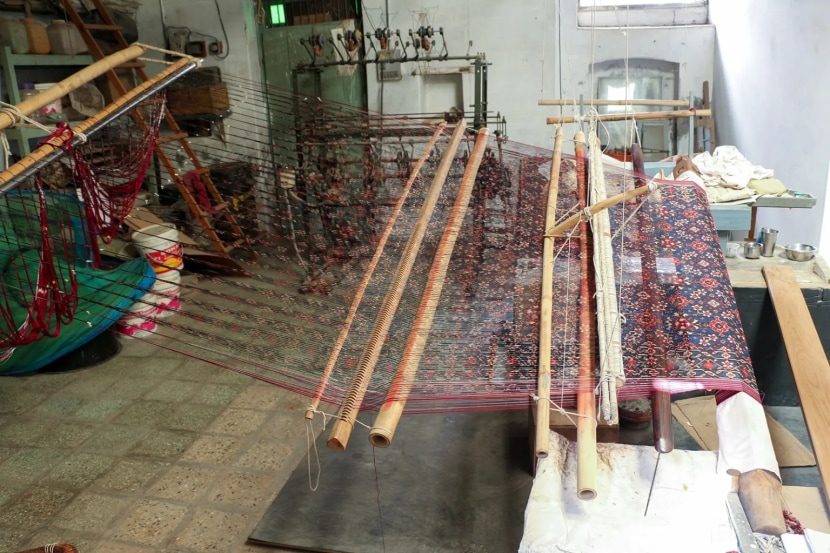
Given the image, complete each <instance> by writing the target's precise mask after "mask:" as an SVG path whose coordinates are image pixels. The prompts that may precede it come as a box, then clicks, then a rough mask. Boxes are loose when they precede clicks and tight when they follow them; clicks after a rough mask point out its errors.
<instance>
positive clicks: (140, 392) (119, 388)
mask: <svg viewBox="0 0 830 553" xmlns="http://www.w3.org/2000/svg"><path fill="white" fill-rule="evenodd" d="M161 382H162V380H161V379H160V378H143V377H136V378H121V379H119V380H118V382H116V383H115V384H113V385H112V386H111V387H110V389H109V390H107V394H108V395H111V396H113V397H119V398H123V399H138V398H140V397H144V396H145V395H146V394H147V392H149V391H150V390H152V389H153V388H155V387H156V386H158V385H159V384H160V383H161Z"/></svg>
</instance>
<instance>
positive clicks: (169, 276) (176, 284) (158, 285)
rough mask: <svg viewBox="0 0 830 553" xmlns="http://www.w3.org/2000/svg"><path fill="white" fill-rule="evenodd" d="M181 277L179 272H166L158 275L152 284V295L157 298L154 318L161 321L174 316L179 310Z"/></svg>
mask: <svg viewBox="0 0 830 553" xmlns="http://www.w3.org/2000/svg"><path fill="white" fill-rule="evenodd" d="M181 282H182V277H181V273H180V272H179V271H167V272H166V273H164V274H161V275H159V277H158V278H157V279H156V282H155V284H153V290H152V291H153V293H154V294H156V296H158V299H159V302H158V310H157V311H156V318H157V319H163V318H165V317H170V316H171V315H175V314H176V312H177V311H178V310H179V308H181V302H180V301H179V293H180V291H181Z"/></svg>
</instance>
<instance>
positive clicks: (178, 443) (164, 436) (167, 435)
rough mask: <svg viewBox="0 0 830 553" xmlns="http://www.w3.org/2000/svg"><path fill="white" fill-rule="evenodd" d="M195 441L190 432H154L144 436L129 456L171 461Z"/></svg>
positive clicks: (194, 435)
mask: <svg viewBox="0 0 830 553" xmlns="http://www.w3.org/2000/svg"><path fill="white" fill-rule="evenodd" d="M195 439H196V434H194V433H192V432H174V431H170V430H154V431H152V432H150V433H149V434H147V435H146V436H144V438H142V439H141V441H139V442H138V443H137V444H136V445H135V446H134V447H133V448H132V449H131V450H130V454H131V455H141V456H147V457H156V458H159V459H171V458H175V457H178V456H179V455H181V454H182V453H183V452H184V451H185V450H187V448H188V447H190V445H191V444H192V443H193V440H195Z"/></svg>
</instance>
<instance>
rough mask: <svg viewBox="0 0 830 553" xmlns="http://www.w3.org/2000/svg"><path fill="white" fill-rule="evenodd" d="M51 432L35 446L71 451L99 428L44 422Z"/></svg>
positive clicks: (88, 425)
mask: <svg viewBox="0 0 830 553" xmlns="http://www.w3.org/2000/svg"><path fill="white" fill-rule="evenodd" d="M44 424H45V425H47V426H48V428H49V430H47V431H46V433H45V434H43V435H42V436H41V437H40V438H38V440H37V442H36V444H35V445H37V446H39V447H44V448H60V449H66V450H71V449H74V448H75V447H77V446H78V444H80V443H83V442H84V441H85V440H86V439H88V438H89V437H90V436H92V435H93V434H94V433H95V431H96V430H97V429H98V427H96V426H94V425H91V424H78V423H76V424H72V423H69V422H57V423H56V422H54V421H49V422H48V423H46V422H44Z"/></svg>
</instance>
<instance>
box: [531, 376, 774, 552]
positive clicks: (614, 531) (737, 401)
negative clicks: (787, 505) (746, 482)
mask: <svg viewBox="0 0 830 553" xmlns="http://www.w3.org/2000/svg"><path fill="white" fill-rule="evenodd" d="M716 420H717V424H718V441H719V443H720V446H719V447H720V452H712V451H682V450H674V451H672V452H671V453H669V454H664V455H663V456H662V458H661V460H660V467H659V469H658V471H657V477H656V479H655V482H654V491H653V492H652V498H651V504H650V505H649V510H648V516H645V517H644V516H643V512H644V509H645V503H646V498H647V497H648V488H649V485H650V484H651V476H652V474H653V472H654V464H655V462H656V458H657V453H656V451H655V450H654V448H653V447H650V446H629V445H622V444H597V452H598V455H597V458H598V459H599V463H598V466H597V497H596V499H594V500H592V501H583V500H580V499H577V497H576V444H575V443H572V442H569V441H568V440H566V439H564V438H562V437H561V436H560V435H559V434H556V433H553V432H552V433H551V446H550V454H549V455H548V457H547V458H545V459H542V460H541V461H539V466H538V469H537V472H536V478H535V479H534V481H533V489H532V490H531V492H530V498H529V499H528V503H527V508H526V510H525V528H524V534H523V536H522V543H521V546H520V548H519V553H563V552H564V553H612V552H613V553H618V552H620V551H637V552H638V553H652V552H653V553H665V551H672V552H673V553H685V552H689V553H693V552H694V553H697V552H699V551H707V552H708V551H717V552H724V551H730V550H736V549H737V547H736V543H735V541H736V540H735V534H734V532H733V531H732V529H731V527H730V524H729V516H728V512H727V510H726V506H725V505H726V503H725V499H726V493H727V492H729V491H730V486H731V480H732V477H731V474H735V473H738V474H739V473H741V472H748V471H751V470H754V469H759V468H760V469H765V470H768V471H770V472H772V473H773V474H775V475H777V476H778V477H779V478H780V472H779V470H778V462H777V461H776V459H775V452H774V450H773V448H772V439H771V438H770V436H769V429H768V427H767V422H766V415H765V414H764V409H763V407H762V406H761V404H760V403H759V402H758V401H756V400H755V399H753V398H752V397H750V396H749V395H747V394H745V393H743V392H740V393H738V394H735V395H733V396H732V397H730V398H729V399H727V400H725V401H723V402H721V403H720V404H719V405H718V408H717V415H716Z"/></svg>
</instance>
